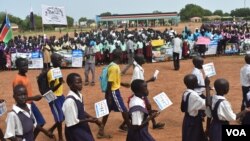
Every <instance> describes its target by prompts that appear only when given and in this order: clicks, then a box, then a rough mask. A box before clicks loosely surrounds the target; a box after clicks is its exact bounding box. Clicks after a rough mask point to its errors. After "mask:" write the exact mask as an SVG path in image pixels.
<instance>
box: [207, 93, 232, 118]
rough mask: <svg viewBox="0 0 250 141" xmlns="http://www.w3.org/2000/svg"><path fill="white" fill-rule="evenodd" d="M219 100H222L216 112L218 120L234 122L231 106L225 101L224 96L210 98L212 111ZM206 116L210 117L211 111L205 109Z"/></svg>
mask: <svg viewBox="0 0 250 141" xmlns="http://www.w3.org/2000/svg"><path fill="white" fill-rule="evenodd" d="M219 99H224V100H223V101H222V102H221V103H220V105H219V107H218V110H217V114H218V117H219V120H222V121H234V120H236V114H235V113H234V112H233V110H232V107H231V104H230V103H229V102H228V101H227V100H226V98H225V97H224V96H220V95H214V96H212V109H214V107H215V104H216V102H217V101H218V100H219ZM206 115H207V116H208V117H212V114H211V110H209V109H207V110H206Z"/></svg>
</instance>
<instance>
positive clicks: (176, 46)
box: [173, 37, 182, 53]
mask: <svg viewBox="0 0 250 141" xmlns="http://www.w3.org/2000/svg"><path fill="white" fill-rule="evenodd" d="M181 47H182V40H181V39H180V38H178V37H176V38H174V39H173V52H175V53H181Z"/></svg>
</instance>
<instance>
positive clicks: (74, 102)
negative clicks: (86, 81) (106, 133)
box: [62, 73, 102, 141]
mask: <svg viewBox="0 0 250 141" xmlns="http://www.w3.org/2000/svg"><path fill="white" fill-rule="evenodd" d="M67 84H68V86H69V87H70V91H69V93H68V95H67V97H66V100H65V102H64V104H63V107H62V110H63V113H64V116H65V123H66V127H65V137H66V140H67V141H94V138H93V135H92V133H91V130H90V128H89V125H88V122H92V123H96V124H98V125H99V127H100V128H101V127H102V124H101V122H100V121H99V120H98V119H97V118H94V117H92V116H90V115H89V114H88V113H87V112H86V111H85V109H84V103H83V97H82V94H81V93H80V91H81V90H82V78H81V76H80V75H79V74H77V73H71V74H69V75H68V77H67Z"/></svg>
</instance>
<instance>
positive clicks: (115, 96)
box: [105, 89, 128, 112]
mask: <svg viewBox="0 0 250 141" xmlns="http://www.w3.org/2000/svg"><path fill="white" fill-rule="evenodd" d="M105 98H106V100H107V104H108V108H109V110H110V111H112V110H113V111H115V112H127V111H128V110H127V108H126V106H125V104H124V102H123V99H122V97H121V94H120V91H119V89H118V90H115V91H112V95H108V94H106V95H105Z"/></svg>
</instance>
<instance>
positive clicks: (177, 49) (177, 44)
mask: <svg viewBox="0 0 250 141" xmlns="http://www.w3.org/2000/svg"><path fill="white" fill-rule="evenodd" d="M172 43H173V61H174V69H175V70H179V69H180V61H179V59H180V58H179V57H180V53H181V52H182V49H181V48H182V40H181V39H180V35H177V36H176V37H175V38H174V39H173V41H172Z"/></svg>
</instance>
